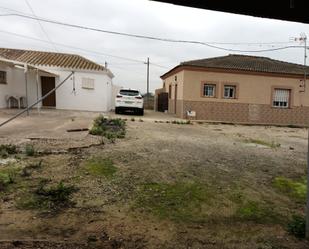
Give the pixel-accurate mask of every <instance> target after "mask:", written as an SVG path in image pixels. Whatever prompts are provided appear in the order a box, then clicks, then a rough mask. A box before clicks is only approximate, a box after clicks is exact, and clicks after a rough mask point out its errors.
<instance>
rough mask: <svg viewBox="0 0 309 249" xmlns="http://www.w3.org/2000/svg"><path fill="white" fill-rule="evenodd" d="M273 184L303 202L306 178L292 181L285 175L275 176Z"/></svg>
mask: <svg viewBox="0 0 309 249" xmlns="http://www.w3.org/2000/svg"><path fill="white" fill-rule="evenodd" d="M273 186H274V187H275V188H276V189H278V190H279V191H281V192H283V193H285V194H287V195H289V196H290V197H292V198H294V199H295V200H297V201H300V202H303V203H305V201H306V194H307V181H306V179H303V180H300V181H294V180H291V179H288V178H285V177H276V178H275V179H274V181H273Z"/></svg>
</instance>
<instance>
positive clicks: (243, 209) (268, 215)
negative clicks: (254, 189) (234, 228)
mask: <svg viewBox="0 0 309 249" xmlns="http://www.w3.org/2000/svg"><path fill="white" fill-rule="evenodd" d="M235 216H236V218H238V219H240V220H243V221H253V222H256V223H277V222H279V216H278V215H277V214H276V213H275V211H274V209H273V208H272V207H271V206H270V205H266V204H264V203H261V202H256V201H243V200H242V202H241V203H240V205H239V206H238V209H237V210H236V213H235Z"/></svg>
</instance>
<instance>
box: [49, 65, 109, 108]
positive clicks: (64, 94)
mask: <svg viewBox="0 0 309 249" xmlns="http://www.w3.org/2000/svg"><path fill="white" fill-rule="evenodd" d="M45 70H47V71H49V72H52V73H54V74H57V75H59V77H56V85H58V84H59V83H61V82H62V81H63V80H64V79H65V78H66V77H67V76H68V75H69V74H70V73H71V71H69V70H59V69H54V68H53V69H51V68H45ZM83 78H90V79H93V80H94V89H85V88H83V87H82V79H83ZM73 79H74V80H73ZM74 81H75V92H74V91H73V84H74ZM111 95H112V78H111V77H110V76H109V75H108V74H107V73H106V72H96V71H75V75H74V78H73V76H72V77H71V78H70V79H68V80H67V81H66V82H65V83H64V84H63V85H62V86H61V87H60V88H59V89H58V90H57V91H56V108H57V109H67V110H83V111H101V112H107V111H110V110H111V109H112V97H111Z"/></svg>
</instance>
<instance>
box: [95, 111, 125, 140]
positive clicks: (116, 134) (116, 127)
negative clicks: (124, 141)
mask: <svg viewBox="0 0 309 249" xmlns="http://www.w3.org/2000/svg"><path fill="white" fill-rule="evenodd" d="M125 124H126V122H125V121H124V120H122V119H120V118H116V119H107V118H104V116H103V115H100V116H99V117H97V118H96V119H95V120H94V123H93V126H92V128H91V129H90V131H89V133H90V134H92V135H99V136H104V137H107V138H108V139H115V138H124V137H125Z"/></svg>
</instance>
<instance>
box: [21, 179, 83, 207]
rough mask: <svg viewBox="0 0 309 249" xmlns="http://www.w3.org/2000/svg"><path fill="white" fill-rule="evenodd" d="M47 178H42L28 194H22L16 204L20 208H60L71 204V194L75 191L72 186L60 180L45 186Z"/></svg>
mask: <svg viewBox="0 0 309 249" xmlns="http://www.w3.org/2000/svg"><path fill="white" fill-rule="evenodd" d="M47 183H48V181H47V180H42V181H41V182H40V183H39V186H38V187H37V189H36V190H35V191H34V192H33V193H31V194H30V195H24V196H23V197H22V198H21V200H19V202H18V204H17V206H18V207H19V208H22V209H42V210H60V209H62V208H65V207H70V206H73V205H74V203H73V202H72V201H71V197H72V194H73V193H74V192H76V191H77V189H76V188H75V187H74V186H66V185H65V184H64V183H63V182H62V181H61V182H60V183H58V184H57V185H54V186H51V187H47Z"/></svg>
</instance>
